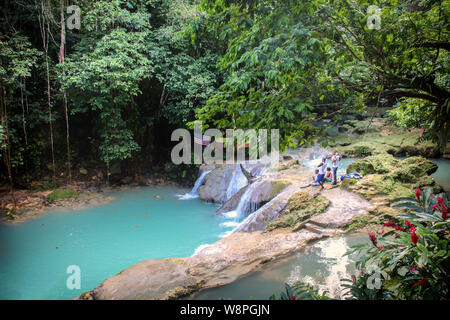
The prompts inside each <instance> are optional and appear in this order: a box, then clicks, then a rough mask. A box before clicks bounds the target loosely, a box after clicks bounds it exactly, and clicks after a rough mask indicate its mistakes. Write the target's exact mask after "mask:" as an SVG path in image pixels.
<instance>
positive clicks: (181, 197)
mask: <svg viewBox="0 0 450 320" xmlns="http://www.w3.org/2000/svg"><path fill="white" fill-rule="evenodd" d="M210 172H211V170H208V171H203V172H202V174H201V175H200V177H199V178H198V179H197V181H195V184H194V187H193V188H192V190H191V191H190V192H189V193H186V194H183V195H177V196H178V199H179V200H190V199H196V198H198V197H199V195H198V188H200V186H201V185H202V183H203V180H205V177H206V175H207V174H208V173H210Z"/></svg>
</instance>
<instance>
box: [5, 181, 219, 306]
mask: <svg viewBox="0 0 450 320" xmlns="http://www.w3.org/2000/svg"><path fill="white" fill-rule="evenodd" d="M187 191H188V190H185V189H180V188H174V187H149V188H139V189H133V190H130V191H123V192H117V193H114V194H113V196H114V198H115V199H116V201H114V202H111V203H108V204H105V205H102V206H98V207H92V208H88V209H85V210H80V211H54V212H50V213H48V214H44V215H42V216H41V217H39V218H38V219H35V220H31V221H28V222H25V223H22V224H19V225H13V226H5V225H0V299H72V298H74V297H77V296H79V295H80V294H81V293H83V292H86V291H89V290H91V289H93V288H94V287H96V286H97V285H99V284H100V283H101V282H102V281H103V280H105V279H106V278H108V277H110V276H113V275H115V274H117V273H118V272H120V271H121V270H123V269H125V268H127V267H130V266H131V265H133V264H135V263H138V262H140V261H142V260H145V259H152V258H170V257H184V256H190V255H192V254H193V253H194V251H195V249H196V248H197V247H198V246H200V245H202V244H205V243H213V242H215V241H217V240H219V239H220V234H221V233H223V232H224V231H227V229H224V227H223V226H221V225H220V224H221V223H222V222H223V220H221V218H220V217H218V216H215V215H213V214H212V213H214V211H215V210H217V206H215V205H212V204H207V203H204V202H201V201H200V200H198V199H193V200H187V201H186V200H185V201H182V200H178V199H177V197H176V194H183V193H185V192H187ZM157 195H160V196H162V197H163V198H162V199H161V200H160V199H157V198H155V196H157ZM70 265H77V266H79V267H80V269H81V289H80V290H77V289H74V290H69V289H67V287H66V279H67V278H68V276H70V275H69V274H67V273H66V270H67V267H68V266H70Z"/></svg>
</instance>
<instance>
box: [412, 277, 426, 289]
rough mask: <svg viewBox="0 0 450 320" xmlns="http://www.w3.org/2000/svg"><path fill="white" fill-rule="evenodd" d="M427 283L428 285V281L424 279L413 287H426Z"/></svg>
mask: <svg viewBox="0 0 450 320" xmlns="http://www.w3.org/2000/svg"><path fill="white" fill-rule="evenodd" d="M427 283H428V279H427V278H425V279H422V280H420V281H417V282H416V283H414V284H413V285H412V286H413V288H415V287H417V286H424V285H426V284H427Z"/></svg>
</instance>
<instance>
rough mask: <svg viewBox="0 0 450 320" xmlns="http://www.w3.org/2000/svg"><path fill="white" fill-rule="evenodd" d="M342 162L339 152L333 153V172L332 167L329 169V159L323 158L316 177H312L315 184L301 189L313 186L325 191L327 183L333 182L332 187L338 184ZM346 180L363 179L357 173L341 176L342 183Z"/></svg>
mask: <svg viewBox="0 0 450 320" xmlns="http://www.w3.org/2000/svg"><path fill="white" fill-rule="evenodd" d="M340 160H341V156H340V155H339V154H338V153H337V152H333V156H332V157H331V166H332V168H333V171H331V170H332V169H331V168H330V167H327V157H323V158H322V160H321V162H320V164H319V165H318V169H316V170H315V172H314V173H315V175H314V176H313V177H312V179H313V182H312V183H310V184H308V185H306V186H303V187H301V188H308V187H311V186H320V190H323V189H324V183H325V182H331V184H332V185H336V184H337V170H338V167H339V161H340ZM345 178H350V179H361V178H362V176H361V175H360V174H359V173H357V172H353V173H348V174H346V175H344V176H341V181H343V180H344V179H345Z"/></svg>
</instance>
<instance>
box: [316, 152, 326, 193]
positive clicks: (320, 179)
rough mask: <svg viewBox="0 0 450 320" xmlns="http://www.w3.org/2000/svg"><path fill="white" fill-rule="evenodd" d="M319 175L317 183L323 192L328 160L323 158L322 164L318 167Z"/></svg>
mask: <svg viewBox="0 0 450 320" xmlns="http://www.w3.org/2000/svg"><path fill="white" fill-rule="evenodd" d="M318 167H319V175H318V176H317V182H318V183H319V184H320V186H321V188H320V190H323V182H324V178H325V170H326V169H327V158H326V157H323V158H322V162H321V163H320V164H319V165H318Z"/></svg>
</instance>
